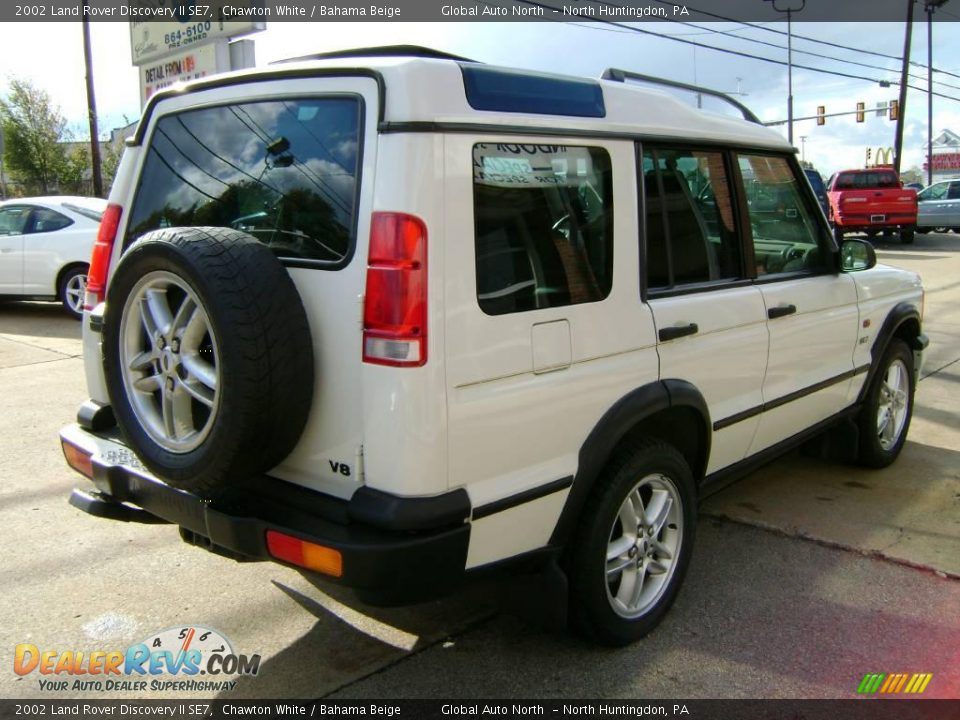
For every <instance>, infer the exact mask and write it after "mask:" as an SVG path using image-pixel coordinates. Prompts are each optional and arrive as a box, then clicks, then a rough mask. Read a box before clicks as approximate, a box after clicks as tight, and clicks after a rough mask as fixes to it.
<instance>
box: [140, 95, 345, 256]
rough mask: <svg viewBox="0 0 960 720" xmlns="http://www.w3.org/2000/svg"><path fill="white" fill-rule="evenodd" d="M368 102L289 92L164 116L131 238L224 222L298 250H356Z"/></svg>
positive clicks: (281, 249) (292, 252)
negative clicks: (286, 96)
mask: <svg viewBox="0 0 960 720" xmlns="http://www.w3.org/2000/svg"><path fill="white" fill-rule="evenodd" d="M359 128H360V102H359V100H358V99H355V98H323V99H313V100H280V101H271V102H257V103H248V104H243V105H230V106H222V107H212V108H204V109H202V110H192V111H189V112H184V113H180V114H178V115H168V116H166V117H163V118H161V119H160V120H159V121H158V122H157V124H156V128H155V131H154V133H153V135H152V137H151V140H150V145H149V148H148V154H147V159H146V166H145V169H144V171H143V173H142V181H141V185H140V188H139V190H138V191H137V198H136V200H135V202H134V206H133V211H132V214H131V219H130V224H129V229H128V231H127V242H131V241H133V240H134V239H136V238H137V237H139V236H140V235H142V234H143V233H145V232H147V231H148V230H154V229H156V228H163V227H170V226H181V225H183V226H189V225H214V226H220V227H230V228H234V229H237V230H242V231H243V232H246V233H249V234H251V235H253V236H254V237H256V238H257V239H258V240H260V241H261V242H263V243H264V244H266V245H267V246H269V247H270V248H271V249H272V250H273V251H274V252H275V253H276V254H277V255H279V256H281V257H288V258H298V259H309V260H319V261H328V262H336V261H339V260H342V259H343V258H344V257H346V256H347V255H348V254H349V250H350V247H351V243H352V236H353V227H354V215H355V213H356V201H357V182H356V181H357V173H358V171H359V170H358V168H359Z"/></svg>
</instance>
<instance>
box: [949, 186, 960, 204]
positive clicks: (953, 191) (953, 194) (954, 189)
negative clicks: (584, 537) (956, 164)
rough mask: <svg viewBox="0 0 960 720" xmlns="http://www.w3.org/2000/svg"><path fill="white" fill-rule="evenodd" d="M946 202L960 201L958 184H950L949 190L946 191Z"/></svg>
mask: <svg viewBox="0 0 960 720" xmlns="http://www.w3.org/2000/svg"><path fill="white" fill-rule="evenodd" d="M947 200H960V182H952V183H950V190H949V191H947Z"/></svg>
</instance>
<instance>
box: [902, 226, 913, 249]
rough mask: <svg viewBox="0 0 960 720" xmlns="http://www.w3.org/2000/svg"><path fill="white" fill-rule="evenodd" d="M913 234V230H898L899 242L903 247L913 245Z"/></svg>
mask: <svg viewBox="0 0 960 720" xmlns="http://www.w3.org/2000/svg"><path fill="white" fill-rule="evenodd" d="M913 232H914V228H912V227H911V228H901V229H900V242H901V243H903V244H904V245H912V244H913Z"/></svg>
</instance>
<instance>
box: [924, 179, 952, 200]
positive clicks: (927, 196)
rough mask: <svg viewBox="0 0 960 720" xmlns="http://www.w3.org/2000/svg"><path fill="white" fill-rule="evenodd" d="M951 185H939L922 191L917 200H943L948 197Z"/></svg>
mask: <svg viewBox="0 0 960 720" xmlns="http://www.w3.org/2000/svg"><path fill="white" fill-rule="evenodd" d="M948 186H949V183H937V184H936V185H931V186H930V187H928V188H925V189H923V190H921V191H920V192H919V193H918V194H917V200H943V199H944V198H946V197H947V187H948Z"/></svg>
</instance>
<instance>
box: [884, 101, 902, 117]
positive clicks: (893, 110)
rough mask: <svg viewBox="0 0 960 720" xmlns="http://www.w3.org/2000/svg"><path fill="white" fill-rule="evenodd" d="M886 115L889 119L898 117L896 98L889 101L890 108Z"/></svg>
mask: <svg viewBox="0 0 960 720" xmlns="http://www.w3.org/2000/svg"><path fill="white" fill-rule="evenodd" d="M887 117H888V118H889V119H891V120H896V119H897V118H898V117H900V102H899V101H897V100H891V101H890V109H889V111H888V113H887Z"/></svg>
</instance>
